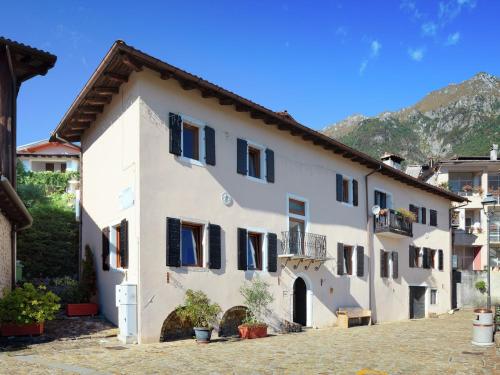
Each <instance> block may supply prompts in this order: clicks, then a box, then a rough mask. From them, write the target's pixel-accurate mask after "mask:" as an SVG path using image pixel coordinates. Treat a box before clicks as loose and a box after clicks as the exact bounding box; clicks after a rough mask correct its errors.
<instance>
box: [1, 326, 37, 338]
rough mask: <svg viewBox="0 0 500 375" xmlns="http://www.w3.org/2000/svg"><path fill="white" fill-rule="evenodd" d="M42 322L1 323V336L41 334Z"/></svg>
mask: <svg viewBox="0 0 500 375" xmlns="http://www.w3.org/2000/svg"><path fill="white" fill-rule="evenodd" d="M44 328H45V327H44V323H29V324H15V323H2V325H1V327H0V329H1V331H2V336H39V335H41V334H43V331H44Z"/></svg>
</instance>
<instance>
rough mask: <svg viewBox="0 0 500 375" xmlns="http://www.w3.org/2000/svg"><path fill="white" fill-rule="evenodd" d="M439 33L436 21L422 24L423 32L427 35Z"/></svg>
mask: <svg viewBox="0 0 500 375" xmlns="http://www.w3.org/2000/svg"><path fill="white" fill-rule="evenodd" d="M436 33H437V25H436V24H435V23H434V22H426V23H424V24H422V34H423V35H425V36H434V35H436Z"/></svg>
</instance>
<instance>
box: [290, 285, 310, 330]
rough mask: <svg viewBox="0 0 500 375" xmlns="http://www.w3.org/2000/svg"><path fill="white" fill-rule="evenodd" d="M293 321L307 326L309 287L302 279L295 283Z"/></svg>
mask: <svg viewBox="0 0 500 375" xmlns="http://www.w3.org/2000/svg"><path fill="white" fill-rule="evenodd" d="M293 321H294V322H295V323H298V324H300V325H302V326H306V325H307V286H306V283H305V281H304V279H303V278H302V277H297V278H296V279H295V282H294V283H293Z"/></svg>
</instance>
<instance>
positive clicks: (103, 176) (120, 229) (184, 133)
mask: <svg viewBox="0 0 500 375" xmlns="http://www.w3.org/2000/svg"><path fill="white" fill-rule="evenodd" d="M82 113H86V115H85V116H88V121H87V122H82V121H79V122H76V121H74V119H75V118H81V116H82ZM89 113H91V115H88V114H89ZM56 136H57V137H58V138H62V139H66V140H68V141H81V147H82V183H81V189H82V245H83V246H85V245H86V244H88V245H90V247H91V248H92V250H93V251H94V254H95V256H96V259H97V263H98V265H99V267H98V285H99V303H100V306H101V311H102V312H103V313H104V315H105V316H106V317H107V318H108V319H110V320H111V321H112V322H114V323H115V324H120V325H121V324H122V322H119V320H120V319H123V315H122V314H120V315H119V312H118V308H117V307H116V300H115V286H116V285H119V284H123V283H127V284H132V285H136V286H137V299H136V300H135V302H136V303H137V304H136V305H134V306H135V307H134V310H133V313H134V314H135V319H137V329H136V331H135V332H131V336H134V338H136V339H137V340H138V341H139V342H140V343H145V342H155V341H158V340H161V339H166V338H168V337H169V334H170V332H169V330H170V329H172V326H171V325H169V324H168V319H170V318H171V317H172V312H173V310H174V309H175V307H176V306H177V305H179V304H180V303H182V301H183V299H184V294H185V291H186V290H187V289H201V290H203V291H204V292H206V293H207V294H208V296H209V297H210V298H211V299H212V300H213V301H215V302H217V303H219V304H220V305H221V307H222V309H223V310H224V311H225V312H227V311H231V309H232V308H234V307H235V306H240V305H242V303H243V301H242V297H241V296H240V294H239V287H240V286H241V285H242V284H243V283H244V282H245V281H246V280H250V279H251V278H252V277H255V276H256V275H259V276H260V277H261V278H262V279H263V280H265V281H266V282H268V283H269V285H270V289H271V292H272V293H273V296H274V302H273V304H272V309H271V310H272V311H271V314H270V315H269V317H268V323H269V324H270V325H271V327H273V328H275V329H279V327H280V325H281V324H282V323H283V322H284V321H285V320H286V321H295V322H297V323H299V324H302V325H306V326H312V327H321V326H328V325H332V324H335V322H336V315H335V312H336V311H337V309H338V308H339V307H355V306H359V307H363V308H366V309H371V310H372V313H373V319H374V320H375V321H377V322H382V321H389V320H398V319H407V318H410V317H414V318H418V317H425V316H428V315H429V314H432V313H444V312H446V311H447V310H448V309H449V308H450V300H451V296H450V270H451V234H450V230H449V208H450V203H451V201H457V202H461V201H464V199H465V198H463V197H460V196H458V195H455V194H453V193H450V192H449V191H447V190H444V189H441V188H438V187H435V186H432V185H429V184H426V183H424V182H421V181H418V180H417V179H415V178H413V177H410V176H408V175H406V174H405V173H403V172H401V171H400V170H399V169H397V168H394V167H391V166H389V165H388V164H389V163H394V159H392V158H389V159H388V160H386V163H384V162H381V161H379V160H375V159H373V158H371V157H369V156H367V155H365V154H363V153H361V152H359V151H356V150H353V149H351V148H349V147H347V146H345V145H343V144H341V143H339V142H337V141H335V140H333V139H330V138H328V137H326V136H324V135H322V134H320V133H318V132H316V131H314V130H312V129H310V128H307V127H305V126H304V125H301V124H299V123H298V122H296V121H295V120H294V119H293V118H292V117H291V116H290V115H288V113H286V112H280V113H278V112H273V111H271V110H269V109H266V108H264V107H262V106H260V105H258V104H255V103H253V102H251V101H249V100H247V99H244V98H242V97H240V96H238V95H236V94H234V93H231V92H229V91H227V90H224V89H222V88H220V87H218V86H216V85H214V84H211V83H210V82H207V81H205V80H203V79H201V78H199V77H196V76H193V75H191V74H189V73H187V72H184V71H182V70H180V69H178V68H175V67H173V66H171V65H169V64H167V63H164V62H162V61H160V60H157V59H155V58H153V57H151V56H149V55H146V54H144V53H142V52H140V51H138V50H136V49H134V48H132V47H130V46H128V45H126V44H125V43H123V42H121V41H118V42H116V43H115V44H114V45H113V46H112V48H111V49H110V51H109V52H108V53H107V55H106V56H105V58H104V60H103V61H102V62H101V64H100V65H99V67H98V68H97V70H96V72H95V73H94V74H93V75H92V77H91V78H90V79H89V82H88V83H87V84H86V86H85V87H84V89H83V90H82V92H81V93H80V94H79V96H78V97H77V99H76V100H75V102H74V103H73V104H72V106H71V107H70V108H69V110H68V111H67V114H66V115H65V117H64V118H63V119H62V121H61V123H60V124H59V125H58V127H57V129H56V130H55V131H54V133H53V137H54V138H55V137H56ZM393 165H394V164H393ZM375 205H378V206H380V207H381V208H382V209H384V210H383V213H384V215H380V216H377V217H375V216H374V215H373V214H372V208H373V206H375ZM398 208H405V209H409V208H412V209H413V210H415V208H417V211H418V212H419V219H418V222H416V223H413V224H412V223H411V222H409V221H408V220H406V219H404V218H403V217H402V215H401V214H399V213H398V212H397V211H396V209H398ZM423 218H425V219H423ZM129 320H130V317H129ZM174 336H175V335H174Z"/></svg>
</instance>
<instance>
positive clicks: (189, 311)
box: [176, 289, 222, 344]
mask: <svg viewBox="0 0 500 375" xmlns="http://www.w3.org/2000/svg"><path fill="white" fill-rule="evenodd" d="M176 312H177V315H178V316H179V318H180V319H181V320H183V321H187V322H189V323H191V324H192V325H193V326H194V333H195V335H196V342H198V343H200V344H208V343H209V342H210V338H211V337H212V330H213V325H214V324H216V323H217V320H218V317H219V314H220V313H221V312H222V310H221V308H220V306H219V305H218V304H216V303H211V301H210V299H209V298H208V297H207V295H206V294H205V293H203V292H202V291H201V290H196V291H194V290H191V289H188V290H187V291H186V297H185V299H184V305H180V306H177V308H176Z"/></svg>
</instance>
